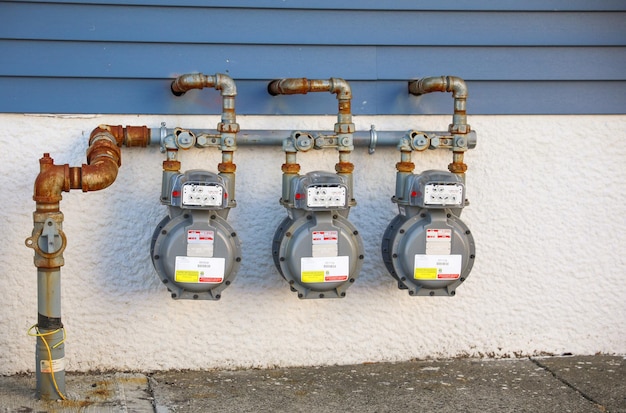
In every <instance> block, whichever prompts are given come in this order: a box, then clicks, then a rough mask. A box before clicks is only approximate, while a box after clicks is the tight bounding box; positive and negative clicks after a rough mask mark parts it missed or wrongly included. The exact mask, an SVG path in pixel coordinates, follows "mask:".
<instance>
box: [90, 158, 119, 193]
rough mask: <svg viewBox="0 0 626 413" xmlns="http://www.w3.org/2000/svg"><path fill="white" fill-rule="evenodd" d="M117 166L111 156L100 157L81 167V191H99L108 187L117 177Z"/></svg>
mask: <svg viewBox="0 0 626 413" xmlns="http://www.w3.org/2000/svg"><path fill="white" fill-rule="evenodd" d="M118 170H119V168H118V165H117V163H116V162H115V161H114V160H113V159H112V158H100V159H99V160H97V161H96V162H94V163H92V164H89V165H84V164H83V166H82V168H81V189H82V190H83V192H88V191H99V190H101V189H104V188H107V187H109V186H110V185H111V184H112V183H113V182H115V179H116V178H117V172H118Z"/></svg>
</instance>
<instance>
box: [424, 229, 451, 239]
mask: <svg viewBox="0 0 626 413" xmlns="http://www.w3.org/2000/svg"><path fill="white" fill-rule="evenodd" d="M451 238H452V230H451V229H427V230H426V240H427V241H435V240H448V239H451Z"/></svg>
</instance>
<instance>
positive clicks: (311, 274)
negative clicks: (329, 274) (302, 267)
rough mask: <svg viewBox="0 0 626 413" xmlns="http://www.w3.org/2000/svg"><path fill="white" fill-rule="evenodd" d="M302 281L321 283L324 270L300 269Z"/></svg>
mask: <svg viewBox="0 0 626 413" xmlns="http://www.w3.org/2000/svg"><path fill="white" fill-rule="evenodd" d="M302 282H303V283H323V282H324V271H302Z"/></svg>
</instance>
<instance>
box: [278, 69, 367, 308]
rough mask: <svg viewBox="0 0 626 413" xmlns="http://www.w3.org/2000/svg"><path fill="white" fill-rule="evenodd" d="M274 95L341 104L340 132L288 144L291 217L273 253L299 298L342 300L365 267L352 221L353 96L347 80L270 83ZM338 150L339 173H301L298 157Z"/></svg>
mask: <svg viewBox="0 0 626 413" xmlns="http://www.w3.org/2000/svg"><path fill="white" fill-rule="evenodd" d="M268 90H269V92H270V94H272V95H278V94H294V93H303V94H304V93H307V92H311V91H330V92H331V93H336V94H337V99H338V100H339V115H338V122H337V123H336V124H335V129H334V131H335V134H331V135H321V134H320V135H318V136H315V137H314V136H312V135H311V134H309V133H305V132H299V131H295V132H293V133H292V135H291V136H290V137H289V138H287V139H285V140H284V142H283V150H284V152H285V156H286V162H285V163H284V164H283V165H282V171H283V181H282V197H281V199H280V202H281V204H282V205H283V206H284V207H285V208H286V209H287V217H286V218H285V219H284V220H283V221H282V222H281V223H280V225H279V226H278V228H277V229H276V232H275V234H274V242H273V245H272V254H273V258H274V263H275V264H276V268H277V269H278V271H279V272H280V274H281V275H282V276H283V278H284V279H285V280H286V281H287V282H288V283H289V285H290V287H291V291H293V292H295V293H297V294H298V297H299V298H302V299H305V298H337V297H339V298H340V297H344V296H345V295H346V289H347V288H348V287H349V286H350V285H352V283H354V281H355V280H356V279H357V277H358V275H359V272H360V270H361V266H362V263H363V254H364V250H363V243H362V241H361V236H360V235H359V233H358V231H357V230H356V228H355V227H354V225H352V224H351V223H350V221H348V214H349V212H350V207H352V206H354V205H356V202H355V200H354V199H353V196H352V193H353V179H352V171H353V169H354V165H353V164H352V163H350V162H349V155H350V152H351V151H352V150H353V149H354V147H353V143H352V142H353V141H352V134H353V133H354V124H353V123H352V119H351V114H350V98H351V92H350V87H349V86H348V84H347V83H346V82H345V81H344V80H342V79H334V78H331V79H330V80H307V79H281V80H275V81H273V82H271V83H270V84H269V87H268ZM313 148H315V149H325V148H336V149H337V150H338V152H339V162H338V163H337V164H336V165H335V171H336V173H333V172H325V171H314V172H309V173H306V174H304V175H300V174H299V171H300V165H299V164H297V163H296V153H297V152H305V151H308V150H310V149H313Z"/></svg>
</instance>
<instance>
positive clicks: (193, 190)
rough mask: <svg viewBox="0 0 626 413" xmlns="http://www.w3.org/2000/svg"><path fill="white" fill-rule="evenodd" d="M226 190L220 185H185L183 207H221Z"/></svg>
mask: <svg viewBox="0 0 626 413" xmlns="http://www.w3.org/2000/svg"><path fill="white" fill-rule="evenodd" d="M223 198H224V190H223V188H222V187H221V186H220V185H199V184H185V185H183V205H185V206H200V207H205V206H221V205H222V200H223Z"/></svg>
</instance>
